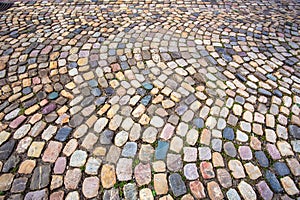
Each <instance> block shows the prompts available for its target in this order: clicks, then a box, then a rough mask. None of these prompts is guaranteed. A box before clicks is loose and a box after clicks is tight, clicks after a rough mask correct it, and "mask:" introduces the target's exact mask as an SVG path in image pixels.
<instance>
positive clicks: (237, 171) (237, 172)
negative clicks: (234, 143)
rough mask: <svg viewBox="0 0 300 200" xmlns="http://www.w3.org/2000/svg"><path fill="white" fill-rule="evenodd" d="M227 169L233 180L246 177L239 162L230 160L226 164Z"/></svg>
mask: <svg viewBox="0 0 300 200" xmlns="http://www.w3.org/2000/svg"><path fill="white" fill-rule="evenodd" d="M228 167H229V169H230V170H231V171H232V172H231V174H232V176H233V177H234V178H235V179H240V178H244V177H245V176H246V175H245V172H244V168H243V165H242V163H241V162H240V161H238V160H230V161H229V162H228Z"/></svg>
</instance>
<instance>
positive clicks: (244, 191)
mask: <svg viewBox="0 0 300 200" xmlns="http://www.w3.org/2000/svg"><path fill="white" fill-rule="evenodd" d="M238 189H239V191H240V193H241V195H242V196H243V198H244V199H247V200H252V199H253V200H255V199H256V198H257V197H256V193H255V192H254V190H253V189H252V187H251V185H249V184H248V183H246V182H245V181H241V182H240V184H239V185H238Z"/></svg>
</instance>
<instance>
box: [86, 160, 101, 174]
mask: <svg viewBox="0 0 300 200" xmlns="http://www.w3.org/2000/svg"><path fill="white" fill-rule="evenodd" d="M100 165H101V160H100V159H97V158H93V157H90V158H89V159H88V161H87V163H86V167H85V173H87V174H90V175H97V174H98V170H99V168H100Z"/></svg>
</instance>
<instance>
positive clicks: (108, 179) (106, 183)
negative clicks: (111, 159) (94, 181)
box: [100, 164, 116, 189]
mask: <svg viewBox="0 0 300 200" xmlns="http://www.w3.org/2000/svg"><path fill="white" fill-rule="evenodd" d="M100 177H101V185H102V186H103V188H107V189H108V188H111V187H113V186H114V184H115V183H116V174H115V167H114V166H113V165H109V164H105V165H103V166H102V169H101V175H100Z"/></svg>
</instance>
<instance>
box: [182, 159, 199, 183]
mask: <svg viewBox="0 0 300 200" xmlns="http://www.w3.org/2000/svg"><path fill="white" fill-rule="evenodd" d="M183 172H184V176H185V177H186V179H188V180H195V179H197V178H199V174H198V172H197V166H196V164H195V163H189V164H186V165H185V166H184V167H183Z"/></svg>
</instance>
